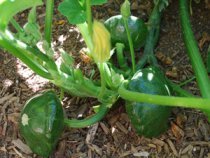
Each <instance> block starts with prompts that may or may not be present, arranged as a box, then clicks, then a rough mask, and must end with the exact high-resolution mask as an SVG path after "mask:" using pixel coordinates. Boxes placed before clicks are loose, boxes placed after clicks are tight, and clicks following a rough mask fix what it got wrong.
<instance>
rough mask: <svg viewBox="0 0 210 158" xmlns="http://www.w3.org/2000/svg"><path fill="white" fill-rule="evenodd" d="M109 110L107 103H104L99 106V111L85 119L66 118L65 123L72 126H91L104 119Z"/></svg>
mask: <svg viewBox="0 0 210 158" xmlns="http://www.w3.org/2000/svg"><path fill="white" fill-rule="evenodd" d="M108 110H109V108H108V107H107V106H106V105H104V104H102V105H101V106H100V108H99V111H98V112H97V113H96V114H95V115H93V116H91V117H89V118H86V119H83V120H76V119H72V120H70V119H65V120H64V124H65V125H66V126H68V127H70V128H84V127H87V126H91V125H93V124H95V123H96V122H98V121H100V120H101V119H103V118H104V116H105V115H106V113H107V112H108Z"/></svg>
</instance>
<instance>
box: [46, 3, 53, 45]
mask: <svg viewBox="0 0 210 158" xmlns="http://www.w3.org/2000/svg"><path fill="white" fill-rule="evenodd" d="M53 9H54V0H47V2H46V17H45V30H44V31H45V32H44V39H45V40H46V41H47V42H48V44H49V45H50V44H51V38H52V19H53Z"/></svg>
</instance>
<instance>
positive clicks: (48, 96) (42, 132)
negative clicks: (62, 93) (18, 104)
mask: <svg viewBox="0 0 210 158" xmlns="http://www.w3.org/2000/svg"><path fill="white" fill-rule="evenodd" d="M63 128H64V113H63V109H62V105H61V103H60V100H59V99H58V97H57V95H56V94H55V93H54V92H53V91H51V90H50V91H46V92H43V93H42V94H39V95H36V96H34V97H33V98H31V99H30V100H29V101H27V103H26V105H25V107H24V109H23V110H22V113H21V119H20V133H21V135H22V136H23V138H24V139H25V141H26V143H27V144H28V146H29V147H30V148H31V150H32V151H33V152H34V153H36V154H38V155H40V156H43V157H48V156H49V155H50V154H51V152H52V151H53V149H54V148H55V146H56V143H57V141H58V139H59V137H60V135H61V133H62V131H63Z"/></svg>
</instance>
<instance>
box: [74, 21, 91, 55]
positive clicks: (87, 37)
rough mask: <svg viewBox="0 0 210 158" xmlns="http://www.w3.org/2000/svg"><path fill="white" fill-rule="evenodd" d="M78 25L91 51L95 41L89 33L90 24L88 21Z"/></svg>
mask: <svg viewBox="0 0 210 158" xmlns="http://www.w3.org/2000/svg"><path fill="white" fill-rule="evenodd" d="M77 27H78V29H79V31H80V33H81V34H82V37H83V38H84V40H85V43H86V45H87V47H88V48H89V50H90V51H91V50H92V49H93V43H92V39H91V36H90V34H89V33H88V32H89V31H88V25H87V23H82V24H77ZM88 53H89V52H87V54H88Z"/></svg>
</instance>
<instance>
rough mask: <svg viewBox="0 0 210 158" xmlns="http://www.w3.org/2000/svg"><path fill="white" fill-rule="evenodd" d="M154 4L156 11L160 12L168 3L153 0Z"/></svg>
mask: <svg viewBox="0 0 210 158" xmlns="http://www.w3.org/2000/svg"><path fill="white" fill-rule="evenodd" d="M154 4H155V5H158V10H159V11H160V12H161V11H162V10H164V9H165V8H166V7H167V6H168V5H169V2H168V0H154Z"/></svg>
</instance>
